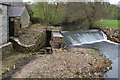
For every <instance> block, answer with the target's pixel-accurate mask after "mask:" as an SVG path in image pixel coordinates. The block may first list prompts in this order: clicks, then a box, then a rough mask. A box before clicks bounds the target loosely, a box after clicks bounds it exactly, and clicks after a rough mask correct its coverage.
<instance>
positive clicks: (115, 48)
mask: <svg viewBox="0 0 120 80" xmlns="http://www.w3.org/2000/svg"><path fill="white" fill-rule="evenodd" d="M88 32H89V34H87V35H86V33H88ZM96 32H97V31H96ZM62 34H63V36H64V39H65V43H66V45H67V46H68V48H71V47H82V48H93V49H96V50H98V51H99V52H100V53H102V54H103V55H104V56H106V57H107V58H109V59H110V60H111V61H112V70H109V71H108V72H107V73H106V74H105V75H104V77H105V78H120V74H118V72H120V70H119V68H120V66H118V62H120V60H119V58H120V56H119V55H120V52H119V49H120V44H118V43H114V42H111V41H109V40H107V38H106V36H105V35H104V33H102V32H101V33H94V32H93V31H92V32H91V31H83V32H81V31H72V32H71V31H70V32H69V31H68V32H63V33H62ZM78 34H79V35H78ZM98 34H99V35H98ZM100 37H101V38H100ZM102 37H103V38H102Z"/></svg>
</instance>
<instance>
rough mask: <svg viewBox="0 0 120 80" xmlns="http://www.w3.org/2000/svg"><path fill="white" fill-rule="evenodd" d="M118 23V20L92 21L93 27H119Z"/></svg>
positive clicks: (119, 21)
mask: <svg viewBox="0 0 120 80" xmlns="http://www.w3.org/2000/svg"><path fill="white" fill-rule="evenodd" d="M118 23H120V20H103V21H98V22H96V23H94V24H93V27H102V28H114V29H118V28H119V24H118ZM119 29H120V28H119Z"/></svg>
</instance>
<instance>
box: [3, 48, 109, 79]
mask: <svg viewBox="0 0 120 80" xmlns="http://www.w3.org/2000/svg"><path fill="white" fill-rule="evenodd" d="M16 57H17V56H16ZM33 57H34V58H33ZM12 58H13V60H14V58H15V56H13V57H12ZM8 59H9V58H8ZM5 60H6V59H5ZM3 62H4V63H3V64H6V63H7V60H6V61H4V60H3ZM110 64H111V62H110V61H109V60H108V59H107V58H106V57H104V56H103V55H102V54H100V53H99V52H97V51H96V50H93V49H84V48H73V49H72V50H71V51H68V50H62V49H54V50H53V54H39V52H37V53H36V55H34V56H32V57H31V58H29V60H26V59H25V60H24V59H23V60H22V62H19V63H18V64H17V66H15V68H14V69H13V70H12V71H10V72H8V73H7V74H4V75H3V77H9V78H99V77H103V75H104V73H105V72H106V71H108V70H109V69H110V68H111V66H110Z"/></svg>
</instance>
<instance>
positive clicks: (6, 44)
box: [0, 42, 12, 49]
mask: <svg viewBox="0 0 120 80" xmlns="http://www.w3.org/2000/svg"><path fill="white" fill-rule="evenodd" d="M10 44H12V43H11V42H8V43H5V44H3V45H1V46H0V49H1V48H3V47H5V46H8V45H10Z"/></svg>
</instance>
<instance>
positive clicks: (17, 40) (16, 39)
mask: <svg viewBox="0 0 120 80" xmlns="http://www.w3.org/2000/svg"><path fill="white" fill-rule="evenodd" d="M13 39H14V40H15V41H16V42H17V43H18V44H19V45H21V46H24V47H32V46H35V44H32V45H25V44H22V43H21V42H20V41H19V39H18V38H13Z"/></svg>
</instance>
